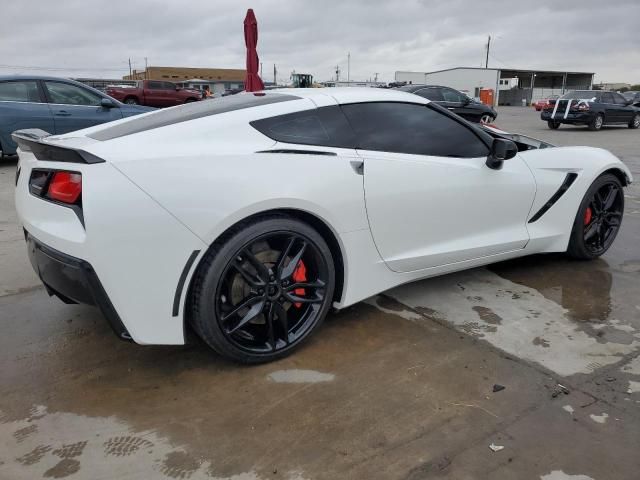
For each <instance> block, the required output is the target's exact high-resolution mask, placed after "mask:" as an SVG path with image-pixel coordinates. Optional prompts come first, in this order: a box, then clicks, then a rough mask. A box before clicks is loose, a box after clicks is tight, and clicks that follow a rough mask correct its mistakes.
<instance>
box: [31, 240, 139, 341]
mask: <svg viewBox="0 0 640 480" xmlns="http://www.w3.org/2000/svg"><path fill="white" fill-rule="evenodd" d="M25 240H26V241H27V249H28V252H29V260H30V261H31V265H32V266H33V269H34V270H35V271H36V273H37V274H38V276H39V277H40V280H42V283H43V284H44V286H45V288H46V289H47V292H48V293H49V295H55V296H57V297H58V298H60V299H61V300H62V301H63V302H65V303H84V304H87V305H94V306H96V307H98V308H99V309H100V311H101V312H102V314H103V315H104V316H105V318H106V319H107V321H108V322H109V325H110V326H111V328H112V329H113V331H114V333H115V334H116V335H117V336H118V337H119V338H121V339H124V340H131V336H130V335H129V332H128V331H127V329H126V328H125V326H124V324H123V323H122V320H120V316H119V315H118V312H116V310H115V308H114V307H113V304H112V303H111V300H109V297H108V296H107V293H106V292H105V290H104V288H103V287H102V284H101V283H100V280H99V279H98V275H96V272H95V270H94V269H93V267H92V266H91V264H90V263H89V262H86V261H84V260H81V259H79V258H76V257H72V256H71V255H67V254H66V253H62V252H60V251H58V250H56V249H54V248H51V247H49V246H47V245H45V244H44V243H42V242H40V241H39V240H37V239H36V238H34V237H33V236H32V235H30V234H29V232H27V231H26V230H25Z"/></svg>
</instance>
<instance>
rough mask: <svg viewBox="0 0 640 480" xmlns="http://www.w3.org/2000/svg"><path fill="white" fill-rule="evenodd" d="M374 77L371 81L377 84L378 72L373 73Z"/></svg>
mask: <svg viewBox="0 0 640 480" xmlns="http://www.w3.org/2000/svg"><path fill="white" fill-rule="evenodd" d="M374 75H375V77H374V78H373V81H374V82H376V83H378V72H376V73H374Z"/></svg>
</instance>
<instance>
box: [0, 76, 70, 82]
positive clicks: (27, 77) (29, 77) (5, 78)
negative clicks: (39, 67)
mask: <svg viewBox="0 0 640 480" xmlns="http://www.w3.org/2000/svg"><path fill="white" fill-rule="evenodd" d="M6 80H62V81H64V82H71V83H78V82H76V81H75V80H71V79H70V78H64V77H52V76H49V75H0V82H1V81H6Z"/></svg>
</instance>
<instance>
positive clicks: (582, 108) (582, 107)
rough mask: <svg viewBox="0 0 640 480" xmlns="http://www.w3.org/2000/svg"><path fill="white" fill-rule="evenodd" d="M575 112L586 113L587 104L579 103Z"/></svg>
mask: <svg viewBox="0 0 640 480" xmlns="http://www.w3.org/2000/svg"><path fill="white" fill-rule="evenodd" d="M576 110H579V111H580V112H586V111H587V110H589V104H588V103H580V104H578V106H577V107H576Z"/></svg>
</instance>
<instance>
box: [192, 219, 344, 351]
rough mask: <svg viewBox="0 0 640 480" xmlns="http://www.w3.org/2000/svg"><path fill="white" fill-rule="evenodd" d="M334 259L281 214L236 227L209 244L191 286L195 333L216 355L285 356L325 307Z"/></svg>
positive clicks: (309, 231)
mask: <svg viewBox="0 0 640 480" xmlns="http://www.w3.org/2000/svg"><path fill="white" fill-rule="evenodd" d="M334 285H335V270H334V262H333V259H332V256H331V251H330V249H329V247H328V246H327V243H326V242H325V241H324V239H323V238H322V236H321V235H320V234H319V233H318V232H316V231H315V230H314V229H313V228H311V227H310V226H309V225H307V224H305V223H303V222H301V221H299V220H297V219H294V218H290V217H286V216H270V217H264V218H261V219H258V220H254V221H251V222H249V223H246V224H241V225H240V226H238V227H235V228H234V229H233V230H232V231H231V232H229V233H228V234H227V235H225V238H224V239H223V240H222V241H221V242H218V243H217V244H214V245H213V246H212V248H211V249H210V251H209V252H208V253H207V255H206V257H205V258H204V260H203V261H202V263H201V265H200V266H199V267H198V270H197V272H196V276H195V279H194V283H193V285H192V289H191V302H190V304H191V322H192V324H193V327H194V329H195V331H196V332H197V333H198V334H199V335H200V337H201V338H202V339H203V340H204V341H205V342H206V343H207V344H208V345H209V346H211V347H212V348H213V349H214V350H216V351H217V352H218V353H220V354H221V355H224V356H225V357H228V358H230V359H232V360H235V361H238V362H242V363H262V362H268V361H271V360H275V359H277V358H280V357H283V356H286V355H288V354H289V353H290V352H291V351H292V350H294V349H295V348H296V347H298V346H299V345H300V344H301V343H302V342H303V341H304V340H305V339H306V338H308V337H309V336H310V335H311V333H312V332H313V331H314V330H315V329H316V328H317V327H318V326H319V325H320V324H321V323H322V321H323V320H324V317H325V316H326V315H327V312H328V310H329V308H330V307H331V303H332V297H333V291H334Z"/></svg>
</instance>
